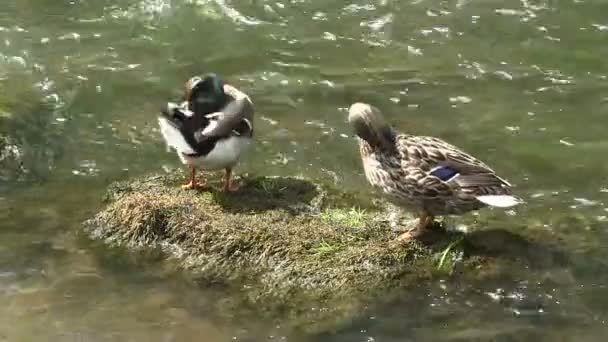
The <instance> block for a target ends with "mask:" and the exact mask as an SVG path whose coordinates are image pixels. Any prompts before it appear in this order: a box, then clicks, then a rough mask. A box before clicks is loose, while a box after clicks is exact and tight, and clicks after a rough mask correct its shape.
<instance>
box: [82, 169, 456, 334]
mask: <svg viewBox="0 0 608 342" xmlns="http://www.w3.org/2000/svg"><path fill="white" fill-rule="evenodd" d="M182 181H183V180H182V179H181V178H176V177H171V176H152V177H147V178H144V179H140V180H134V181H131V182H121V183H116V184H113V185H111V186H110V189H109V191H108V193H107V196H106V201H107V207H106V208H105V209H104V210H102V211H101V212H100V213H99V214H97V215H96V216H95V217H94V218H92V219H91V220H89V221H87V224H86V227H87V230H88V231H89V232H90V234H91V235H92V236H93V237H94V238H97V239H101V240H104V241H106V242H108V243H110V244H113V245H120V246H126V247H130V248H132V249H141V248H144V249H149V248H150V247H153V248H154V247H156V248H161V249H162V250H164V251H165V252H166V253H167V255H169V256H170V257H171V258H172V259H174V260H176V261H177V262H178V263H179V264H180V265H181V267H182V268H184V269H186V270H188V271H189V272H191V274H193V275H194V277H195V278H196V279H197V280H198V281H199V282H200V283H201V284H203V285H204V286H208V285H210V284H213V285H214V286H225V287H226V288H227V289H233V290H234V291H228V292H230V293H231V295H230V296H228V297H227V298H224V299H223V300H222V301H221V304H220V306H221V310H228V311H229V312H230V314H233V313H234V312H235V311H236V312H238V311H242V309H243V308H244V307H251V308H253V310H256V311H259V312H262V313H264V314H267V315H268V316H269V317H272V318H277V317H288V318H287V319H283V323H282V324H283V326H285V325H290V326H292V327H299V328H302V329H305V330H307V331H320V330H324V329H333V328H335V327H337V326H339V325H340V324H345V323H346V324H347V323H348V322H350V321H351V320H352V319H354V318H356V317H357V316H358V315H359V314H360V313H361V312H362V308H364V307H365V306H366V305H368V304H369V303H370V302H372V301H373V300H374V298H379V297H384V296H386V295H387V293H388V292H387V291H390V290H399V289H401V288H403V286H407V285H409V284H415V283H417V282H419V281H420V280H422V279H425V278H428V277H431V276H434V275H435V274H436V273H437V269H436V265H437V262H438V261H437V259H434V257H435V256H436V255H439V254H441V253H442V252H443V251H445V250H446V248H448V250H455V249H456V248H455V247H454V246H451V247H449V245H450V243H452V242H453V241H455V240H458V239H459V238H460V237H461V235H460V234H458V233H453V234H444V233H441V234H438V236H437V237H436V238H434V239H433V241H432V242H429V243H426V244H422V243H418V242H410V243H399V242H397V241H396V239H395V238H396V237H397V232H394V231H393V230H392V229H391V228H390V226H389V224H388V222H386V220H385V219H384V218H385V217H386V214H385V213H384V211H383V209H382V208H383V207H384V206H382V205H380V206H376V207H374V206H367V207H366V208H365V209H360V208H361V206H359V205H355V204H354V203H356V198H355V196H352V194H343V193H339V192H337V191H335V190H333V189H329V188H327V187H324V186H321V185H319V184H315V183H313V182H311V181H309V180H306V179H301V178H289V177H287V178H279V177H258V178H251V179H244V180H242V184H241V188H240V189H239V191H237V192H236V193H230V194H224V193H222V192H217V191H211V192H197V191H183V190H181V189H180V187H179V185H180V183H181V182H182ZM215 187H216V188H219V186H218V185H215ZM360 203H364V201H362V202H360ZM329 206H331V208H328V207H329ZM450 253H451V252H450ZM450 255H451V254H450ZM443 259H444V260H443V263H442V267H440V268H441V269H443V266H444V265H445V266H446V267H447V265H449V264H453V262H452V261H451V259H449V258H448V257H447V256H446V257H444V258H443ZM448 261H449V262H448ZM446 270H447V269H446ZM444 273H445V272H444ZM244 285H246V286H244ZM231 308H233V309H235V310H233V311H231ZM236 308H239V310H236ZM312 308H317V309H319V310H312ZM285 320H286V321H285Z"/></svg>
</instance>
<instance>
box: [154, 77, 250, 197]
mask: <svg viewBox="0 0 608 342" xmlns="http://www.w3.org/2000/svg"><path fill="white" fill-rule="evenodd" d="M253 113H254V108H253V103H252V102H251V100H250V99H249V97H248V96H247V95H246V94H244V93H243V92H241V91H239V90H238V89H236V88H234V87H232V86H230V85H228V84H223V83H222V81H221V80H220V79H219V78H218V77H217V76H216V75H214V74H208V75H206V76H205V77H202V78H201V77H193V78H191V79H190V80H188V82H187V83H186V92H185V96H184V101H183V102H182V103H181V104H176V103H173V102H169V103H168V104H167V108H166V109H165V110H163V111H162V116H161V117H160V118H159V120H158V121H159V124H160V131H161V134H162V136H163V138H164V139H165V142H166V143H167V145H168V146H169V147H173V148H174V149H175V150H176V151H177V154H178V156H179V158H180V159H181V161H182V163H184V164H186V165H188V167H189V168H190V170H191V175H190V182H189V183H187V184H185V185H183V186H182V188H183V189H193V188H197V187H203V188H204V187H207V185H206V184H205V183H199V182H198V181H197V180H196V178H195V177H196V169H197V168H198V169H201V170H220V169H224V170H225V174H224V186H223V190H224V191H225V192H228V191H234V190H236V187H234V186H233V185H232V177H231V176H232V169H233V168H234V166H235V165H236V164H237V163H238V161H239V159H240V157H241V154H242V153H243V152H244V151H245V149H246V148H247V146H248V145H249V143H250V142H251V140H252V137H253Z"/></svg>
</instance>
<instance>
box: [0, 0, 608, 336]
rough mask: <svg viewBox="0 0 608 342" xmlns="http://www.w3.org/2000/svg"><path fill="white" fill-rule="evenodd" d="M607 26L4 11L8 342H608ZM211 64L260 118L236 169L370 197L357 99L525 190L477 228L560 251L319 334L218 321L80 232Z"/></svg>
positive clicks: (496, 9)
mask: <svg viewBox="0 0 608 342" xmlns="http://www.w3.org/2000/svg"><path fill="white" fill-rule="evenodd" d="M606 13H608V2H606V1H604V0H563V1H556V0H520V1H516V0H506V1H493V0H478V1H469V0H457V1H438V0H408V1H396V0H357V1H335V0H323V1H313V0H291V1H289V0H285V1H270V0H268V1H266V0H242V1H237V0H233V1H230V0H215V1H204V0H191V1H188V0H144V1H134V0H95V1H93V0H89V1H86V0H72V1H68V0H63V1H58V0H52V1H50V0H3V1H2V3H1V4H0V134H1V135H3V136H8V137H9V138H10V139H12V141H13V142H15V143H16V144H17V145H18V146H19V147H20V149H21V150H20V153H21V154H22V157H23V160H24V165H23V167H24V168H25V170H26V171H27V172H26V173H23V174H20V175H8V176H6V177H3V178H0V219H1V222H2V224H1V227H0V341H194V340H197V341H199V340H204V341H227V340H245V341H260V340H276V341H282V340H298V341H432V340H453V341H487V340H492V341H537V340H547V341H571V340H577V341H595V340H598V341H599V340H603V336H605V335H606V333H607V332H608V329H606V319H607V318H608V317H607V315H608V309H607V308H608V299H606V298H608V296H607V295H608V290H607V289H606V286H607V285H608V265H607V264H606V261H605V260H606V259H607V257H608V249H606V248H604V247H603V246H604V243H606V242H608V232H607V231H606V230H607V228H608V223H607V222H608V204H606V203H607V202H608V198H607V196H608V195H607V193H608V179H607V177H606V175H607V174H608V163H607V162H606V159H605V156H606V155H607V153H608V138H606V133H605V127H606V124H608V118H607V117H606V116H605V115H606V113H608V79H607V78H608V62H606V56H608V19H607V18H606V15H605V14H606ZM207 71H215V72H218V73H220V74H221V75H222V76H223V78H224V79H225V80H226V81H227V82H228V83H231V84H234V85H236V86H238V87H239V88H241V89H242V90H244V91H245V92H247V93H248V94H249V95H250V96H251V98H252V99H253V101H254V102H255V104H256V108H257V116H256V120H255V124H256V143H255V147H254V148H253V149H252V150H251V153H250V154H249V155H248V156H247V158H246V159H245V160H244V161H243V163H242V165H241V167H240V168H239V172H248V173H254V174H273V175H296V174H304V175H307V176H310V177H314V178H317V179H324V180H328V181H332V182H336V183H339V184H340V186H342V187H344V188H346V189H353V190H360V189H362V190H366V189H368V186H367V184H366V183H365V180H364V178H363V175H362V169H361V166H360V161H359V159H358V154H357V150H356V146H355V144H354V141H353V140H352V138H351V132H350V130H349V128H348V126H347V125H346V108H347V107H348V106H349V104H350V103H352V102H354V101H366V102H370V103H373V104H375V105H376V106H378V107H380V108H381V109H383V111H384V112H385V114H386V116H387V118H388V119H389V120H390V121H391V122H393V123H394V124H395V125H396V126H397V127H399V128H400V129H401V130H404V131H407V132H411V133H415V134H424V135H436V136H440V137H442V138H444V139H446V140H448V141H450V142H452V143H454V144H456V145H459V146H461V147H463V148H464V149H465V150H467V151H469V152H471V153H473V154H476V155H477V156H478V157H480V158H481V159H483V160H485V161H486V162H488V163H489V164H490V165H492V166H493V167H494V168H495V169H496V170H497V171H498V172H499V173H500V175H501V176H504V177H505V178H507V179H508V180H509V181H511V182H512V183H513V184H514V185H516V191H517V193H518V194H519V195H521V197H523V198H524V199H525V200H526V202H527V203H526V205H525V206H522V207H519V208H517V209H516V210H513V211H508V212H502V211H495V212H494V211H493V212H492V216H491V217H490V218H489V219H487V220H486V221H483V224H480V223H478V224H477V225H475V224H472V225H471V226H469V229H471V230H484V229H505V230H507V231H511V232H513V233H517V234H522V235H524V236H525V235H526V234H528V233H530V234H533V233H535V232H542V233H543V234H544V235H543V236H548V237H549V238H547V240H548V241H546V242H547V244H550V245H551V246H554V247H555V248H556V249H555V250H557V251H559V253H558V254H559V257H558V256H554V255H553V254H547V253H541V252H538V251H536V250H530V249H536V248H532V247H530V248H527V249H526V248H523V249H520V251H519V254H518V253H515V254H513V255H512V256H510V257H512V258H513V259H514V260H516V259H517V260H518V262H513V264H512V266H510V267H509V266H503V269H500V270H494V272H496V276H494V277H490V278H484V279H486V280H484V281H477V280H475V278H474V277H472V278H471V279H469V278H467V277H465V278H461V279H459V280H453V279H449V278H445V279H435V280H432V281H429V282H426V283H422V284H417V285H416V286H414V287H413V288H411V289H408V291H407V292H406V291H404V293H403V296H402V297H401V298H399V299H396V300H395V301H394V302H391V303H389V304H384V305H379V306H376V307H370V308H368V310H367V311H366V312H365V314H364V315H363V317H362V318H361V319H360V320H358V321H354V322H352V323H351V324H348V325H346V326H345V327H341V328H340V329H339V330H337V331H335V332H333V333H331V334H322V335H314V336H311V335H307V334H302V333H298V332H294V331H289V330H288V329H283V328H282V327H281V326H280V322H279V323H277V322H268V321H264V320H262V319H258V318H256V316H255V315H254V314H252V315H251V316H249V317H248V318H247V319H243V318H237V317H247V315H244V316H242V315H240V316H239V315H236V314H235V315H225V314H223V315H220V314H218V310H217V309H216V308H217V305H216V304H217V303H214V301H213V299H214V297H215V296H216V295H217V294H216V293H215V292H214V290H213V289H201V288H200V287H198V286H197V285H196V284H193V283H192V282H191V281H189V279H188V278H187V276H185V275H183V274H181V273H179V272H175V271H172V270H171V269H170V268H168V267H166V266H165V265H164V264H163V263H159V262H157V261H156V259H154V258H151V259H152V260H149V259H146V260H140V259H138V257H135V256H133V255H131V254H129V253H127V252H125V251H120V250H118V251H117V250H113V249H109V248H107V247H104V246H102V245H100V244H99V243H97V242H94V241H90V240H88V239H87V238H86V237H85V236H83V234H82V232H81V230H80V223H81V222H82V220H83V219H85V218H87V217H89V216H90V215H91V214H92V213H94V212H95V210H96V209H98V208H99V207H100V205H101V196H102V194H103V191H104V188H105V187H106V186H107V185H108V184H109V183H110V182H112V181H115V180H122V179H128V178H129V177H135V176H138V175H143V174H146V173H150V172H163V170H169V169H170V168H172V167H176V166H179V161H178V160H177V158H176V156H175V155H174V154H172V153H167V152H166V149H165V147H164V146H163V144H162V142H161V140H160V137H159V133H158V130H157V122H156V117H157V113H158V111H159V108H161V106H163V105H164V103H165V101H166V100H168V99H170V98H172V97H175V96H176V95H178V94H179V92H180V91H181V89H182V88H181V87H182V84H183V82H184V81H185V80H186V79H187V78H188V77H190V76H191V75H194V74H200V73H204V72H207ZM217 177H219V175H218V176H217ZM455 222H456V223H457V222H458V220H455ZM536 252H538V253H536ZM535 253H536V254H535ZM556 253H557V252H556ZM507 265H508V264H507ZM488 279H489V280H488Z"/></svg>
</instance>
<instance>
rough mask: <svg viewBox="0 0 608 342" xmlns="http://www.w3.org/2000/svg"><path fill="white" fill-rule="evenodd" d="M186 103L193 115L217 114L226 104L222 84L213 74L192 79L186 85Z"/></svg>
mask: <svg viewBox="0 0 608 342" xmlns="http://www.w3.org/2000/svg"><path fill="white" fill-rule="evenodd" d="M186 101H188V107H189V109H190V110H191V111H193V112H194V113H195V114H203V115H204V114H210V113H214V112H218V111H220V110H221V109H222V108H224V106H225V105H226V103H227V98H226V94H225V93H224V82H222V80H221V79H220V78H219V77H218V76H217V75H216V74H213V73H210V74H206V75H204V76H203V77H199V76H195V77H192V78H191V79H189V80H188V82H187V83H186Z"/></svg>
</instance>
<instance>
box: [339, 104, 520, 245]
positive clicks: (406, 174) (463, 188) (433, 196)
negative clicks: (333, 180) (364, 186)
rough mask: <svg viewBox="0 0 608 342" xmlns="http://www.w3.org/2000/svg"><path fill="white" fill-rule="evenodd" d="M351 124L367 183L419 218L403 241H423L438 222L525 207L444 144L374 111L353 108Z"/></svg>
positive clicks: (500, 182) (481, 167)
mask: <svg viewBox="0 0 608 342" xmlns="http://www.w3.org/2000/svg"><path fill="white" fill-rule="evenodd" d="M348 121H349V123H350V125H351V126H352V127H353V130H354V132H355V134H356V135H357V137H358V141H359V150H360V153H361V159H362V161H363V168H364V170H365V176H366V178H367V180H368V181H369V182H370V183H371V185H372V186H373V187H374V188H376V189H378V190H380V191H382V192H383V193H384V194H385V195H386V196H387V197H388V198H389V199H390V200H391V201H392V202H394V203H395V204H397V205H399V206H401V207H404V208H406V209H407V210H410V211H413V212H416V213H417V214H418V215H419V216H418V217H419V221H418V224H417V226H416V228H414V229H413V230H411V231H409V232H406V233H403V234H401V235H400V236H399V240H410V239H413V238H417V237H420V236H421V235H422V234H423V233H425V232H426V231H427V229H428V228H430V227H431V226H432V223H433V217H434V216H442V215H459V214H463V213H465V212H468V211H472V210H477V209H480V208H483V207H486V206H488V205H489V206H493V207H503V208H504V207H511V206H514V205H516V204H518V203H519V202H520V201H519V200H518V199H517V198H516V197H514V196H512V195H511V191H510V186H511V185H510V184H509V183H508V182H507V181H505V180H504V179H502V178H500V177H498V176H497V175H496V174H495V173H494V171H493V170H492V169H491V168H490V167H488V166H487V165H486V164H484V163H483V162H481V161H479V160H478V159H476V158H475V157H473V156H471V155H469V154H467V153H465V152H463V151H462V150H460V149H459V148H457V147H455V146H453V145H450V144H448V143H446V142H445V141H443V140H441V139H438V138H433V137H424V136H413V135H408V134H399V133H398V132H396V131H395V130H394V129H393V128H392V127H391V126H390V125H388V124H387V123H386V122H385V121H384V118H383V116H382V114H381V113H380V111H379V110H378V109H377V108H375V107H373V106H370V105H368V104H365V103H355V104H353V105H352V106H351V107H350V109H349V114H348Z"/></svg>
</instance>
